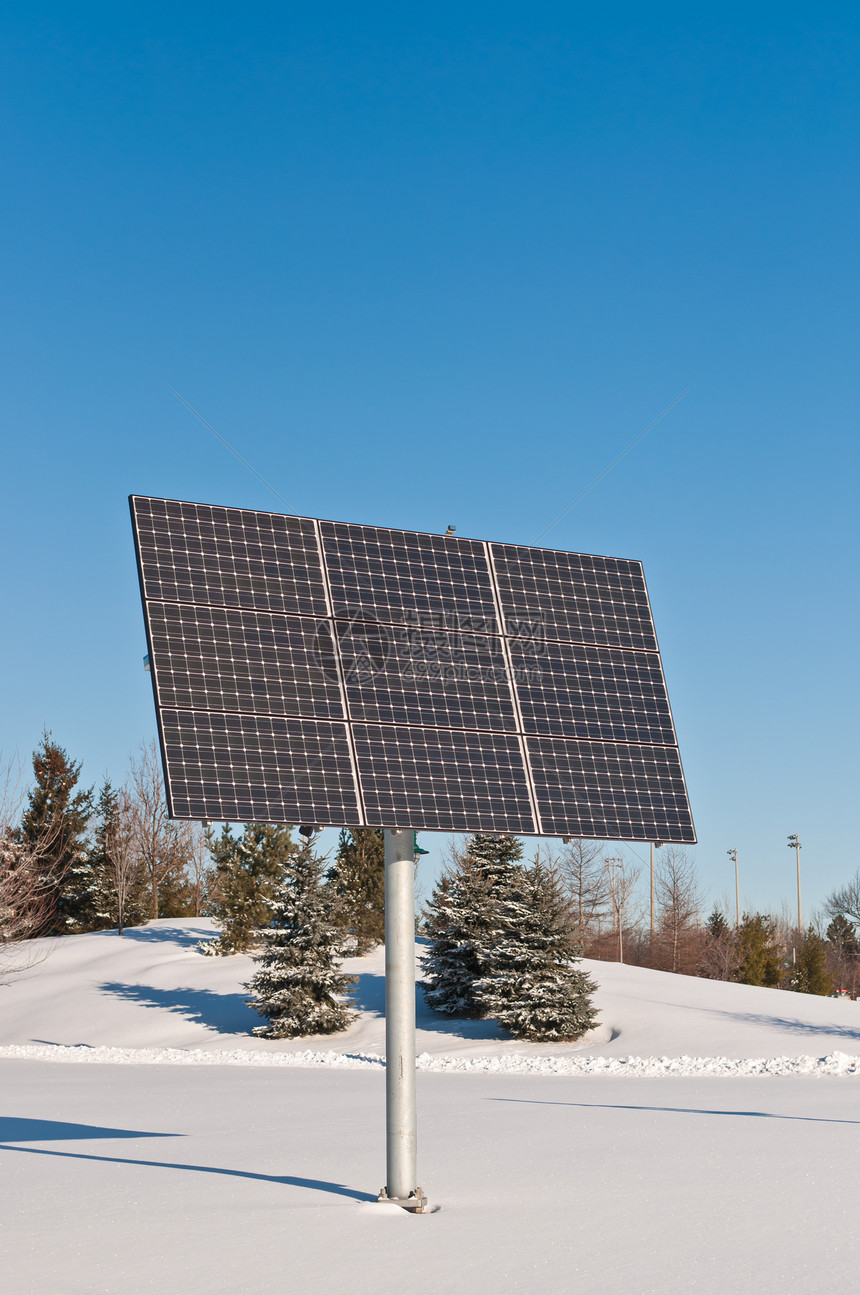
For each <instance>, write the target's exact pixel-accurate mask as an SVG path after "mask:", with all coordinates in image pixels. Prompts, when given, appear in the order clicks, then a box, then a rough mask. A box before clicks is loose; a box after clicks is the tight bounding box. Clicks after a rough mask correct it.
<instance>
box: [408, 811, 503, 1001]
mask: <svg viewBox="0 0 860 1295" xmlns="http://www.w3.org/2000/svg"><path fill="white" fill-rule="evenodd" d="M522 853H523V848H522V844H521V842H520V841H518V840H517V838H516V837H502V836H492V835H490V834H488V833H477V834H476V835H475V836H473V837H470V839H469V843H468V845H467V847H466V855H465V858H463V859H462V860H461V861H460V862H459V864H458V865H457V867H456V868H455V869H454V871H452V872H451V873H450V874H448V875H446V876H443V878H442V879H441V880H440V882H439V883H438V884H437V886H436V888H435V890H434V892H433V894H432V896H431V898H430V902H429V903H428V905H427V907H426V910H425V927H424V929H425V932H426V934H427V935H428V937H429V940H430V947H429V948H428V950H427V952H426V953H425V955H424V957H423V959H422V965H423V968H424V976H425V979H424V989H425V997H426V1000H427V1004H428V1006H429V1007H432V1008H433V1010H434V1011H437V1012H444V1013H445V1014H446V1015H452V1016H481V1015H483V1010H482V1008H481V1006H480V1004H479V1003H478V1002H477V1000H476V998H475V994H474V985H475V982H476V981H477V980H479V979H480V977H481V976H483V975H484V974H485V973H486V971H487V970H488V968H489V966H490V963H489V958H490V956H491V954H492V950H493V946H494V944H495V942H496V941H497V940H498V938H499V934H500V930H501V928H500V922H499V913H498V909H499V903H500V901H501V900H502V899H503V898H504V897H505V895H506V894H507V891H508V890H509V888H510V887H511V886H512V885H513V884H514V882H515V881H516V880H517V879H518V877H519V875H520V873H521V871H522V869H521V867H520V860H521V858H522Z"/></svg>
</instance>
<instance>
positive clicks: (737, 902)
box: [726, 849, 741, 930]
mask: <svg viewBox="0 0 860 1295" xmlns="http://www.w3.org/2000/svg"><path fill="white" fill-rule="evenodd" d="M726 854H727V855H728V856H729V858H730V859H731V860H732V861H733V863H734V865H735V926H736V927H737V928H738V930H740V929H741V888H740V886H739V885H738V852H737V850H735V849H731V850H726Z"/></svg>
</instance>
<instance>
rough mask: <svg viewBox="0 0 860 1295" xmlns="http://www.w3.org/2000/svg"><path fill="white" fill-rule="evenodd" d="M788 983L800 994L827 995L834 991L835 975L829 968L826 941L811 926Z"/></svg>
mask: <svg viewBox="0 0 860 1295" xmlns="http://www.w3.org/2000/svg"><path fill="white" fill-rule="evenodd" d="M788 983H789V988H791V989H794V990H796V991H797V992H798V993H800V994H823V995H824V996H825V997H826V996H827V995H828V994H832V993H833V977H832V976H831V975H830V973H829V971H828V970H827V953H826V951H825V948H824V941H823V940H822V938H821V936H820V935H818V934H817V932H816V931H815V930H814V929H813V928H812V927H811V926H810V928H809V930H808V931H807V932H806V935H805V936H804V938H803V943H802V944H801V946H800V951H799V953H798V955H797V961H796V962H795V964H794V966H793V967H792V969H791V971H790V973H789V977H788Z"/></svg>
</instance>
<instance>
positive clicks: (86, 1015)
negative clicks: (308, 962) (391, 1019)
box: [0, 919, 860, 1295]
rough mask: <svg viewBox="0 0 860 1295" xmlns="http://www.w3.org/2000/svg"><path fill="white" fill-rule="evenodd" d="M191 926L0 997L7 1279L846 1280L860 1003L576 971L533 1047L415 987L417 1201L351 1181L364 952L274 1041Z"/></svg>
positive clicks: (64, 965)
mask: <svg viewBox="0 0 860 1295" xmlns="http://www.w3.org/2000/svg"><path fill="white" fill-rule="evenodd" d="M211 931H212V927H211V923H209V922H206V921H203V920H192V919H187V920H183V921H172V920H167V921H161V922H156V923H150V924H149V925H148V926H147V927H141V928H136V929H134V930H130V931H128V932H127V933H126V935H125V936H124V937H123V938H122V939H120V938H119V937H118V936H117V935H116V933H115V932H102V933H99V934H96V935H86V936H73V937H68V938H66V939H62V940H57V941H53V942H51V943H50V953H49V956H48V957H47V958H46V959H45V960H44V961H43V962H41V963H39V964H37V965H36V966H34V967H32V968H31V969H30V970H29V971H27V972H26V973H24V975H22V976H20V977H18V978H16V979H14V980H13V981H12V982H11V983H10V984H9V985H7V986H5V987H3V988H0V1072H2V1079H3V1100H2V1104H0V1153H2V1155H0V1163H2V1192H3V1203H2V1210H0V1217H2V1223H0V1232H2V1240H0V1255H2V1262H1V1263H0V1274H2V1277H0V1287H2V1290H3V1292H4V1295H29V1293H30V1292H33V1293H34V1295H35V1292H39V1295H66V1293H68V1295H101V1293H102V1292H104V1293H106V1295H108V1293H110V1295H113V1293H114V1292H122V1295H134V1293H135V1292H149V1291H152V1292H155V1291H158V1292H167V1293H170V1292H174V1291H175V1292H182V1293H183V1295H185V1293H186V1292H213V1293H216V1292H246V1291H247V1292H254V1293H256V1292H258V1291H286V1292H305V1291H308V1292H315V1291H324V1292H328V1291H332V1292H334V1291H337V1292H341V1291H343V1290H344V1289H348V1290H349V1291H350V1292H356V1293H357V1295H363V1293H364V1292H371V1291H373V1292H376V1291H378V1290H380V1289H385V1288H392V1287H394V1288H396V1289H403V1290H408V1291H410V1292H416V1293H419V1295H420V1293H423V1292H428V1293H429V1292H433V1295H440V1293H444V1292H455V1293H457V1295H459V1293H460V1292H463V1293H465V1292H469V1295H472V1293H474V1292H478V1293H481V1292H492V1293H493V1295H496V1292H499V1291H508V1290H511V1291H534V1292H567V1291H576V1292H589V1293H590V1292H608V1293H614V1292H625V1293H626V1292H642V1293H643V1295H645V1293H649V1295H650V1293H651V1292H654V1293H655V1295H656V1293H658V1292H659V1293H663V1292H671V1293H674V1292H687V1291H695V1292H707V1293H708V1295H717V1293H719V1295H725V1293H726V1292H746V1291H749V1292H756V1293H760V1292H777V1291H779V1292H780V1293H781V1295H785V1293H786V1292H788V1293H789V1295H790V1293H791V1292H794V1291H798V1292H804V1295H806V1293H808V1292H818V1291H821V1292H823V1291H825V1290H826V1291H828V1292H829V1291H831V1290H832V1289H833V1288H834V1287H835V1286H841V1287H842V1288H843V1289H845V1290H854V1289H856V1283H857V1280H858V1279H857V1272H858V1268H860V1245H858V1241H857V1229H858V1221H857V1214H858V1205H860V1199H858V1162H860V1154H858V1153H860V1102H858V1098H860V1003H851V1002H845V1001H837V1000H834V999H820V998H812V997H808V996H805V995H799V994H791V993H785V992H781V991H778V990H761V989H753V988H749V987H747V986H742V985H725V984H721V983H716V982H710V981H701V980H697V979H692V978H687V977H683V976H672V975H667V974H664V973H660V972H652V971H646V970H643V969H641V968H628V967H622V966H619V965H617V964H615V963H589V964H587V965H588V967H589V970H590V971H591V972H592V974H593V975H594V976H595V978H596V979H597V980H598V981H599V984H600V989H599V992H598V995H597V1002H598V1007H599V1009H600V1016H601V1023H600V1025H599V1027H598V1028H597V1029H596V1030H595V1031H594V1032H593V1034H592V1036H591V1037H590V1038H589V1039H588V1040H585V1041H584V1042H582V1043H580V1044H578V1045H563V1046H556V1047H552V1046H549V1045H542V1046H541V1045H524V1044H522V1043H515V1042H513V1041H512V1040H510V1039H506V1038H505V1037H504V1036H503V1035H502V1034H501V1032H500V1031H499V1030H498V1029H496V1027H494V1026H493V1025H492V1023H489V1022H464V1021H446V1020H442V1019H440V1018H438V1017H435V1016H433V1015H432V1014H431V1013H429V1012H428V1011H427V1009H426V1008H425V1007H424V1004H423V997H422V996H421V994H420V993H419V995H418V1000H419V1041H418V1045H419V1051H420V1052H421V1053H422V1059H421V1063H420V1065H421V1071H422V1073H421V1074H420V1075H419V1088H418V1094H419V1123H420V1137H421V1144H420V1148H419V1165H420V1174H419V1178H420V1185H421V1186H422V1187H423V1188H424V1190H425V1191H426V1192H427V1194H428V1196H429V1198H430V1200H431V1203H432V1204H433V1205H434V1206H435V1207H436V1208H435V1209H434V1211H433V1212H431V1213H428V1214H425V1215H422V1216H414V1215H409V1214H406V1213H404V1212H403V1211H401V1210H399V1209H397V1207H394V1206H380V1205H377V1204H376V1203H375V1200H374V1197H375V1195H376V1193H377V1191H378V1189H379V1188H380V1187H381V1185H382V1182H383V1180H384V1174H385V1164H384V1083H383V1074H382V1063H381V1054H382V1053H383V1050H384V1036H383V1019H382V1006H383V982H382V956H381V951H377V953H375V954H373V955H371V956H370V957H369V958H366V959H361V960H355V961H354V962H353V963H352V964H348V965H350V966H351V969H352V970H353V971H354V972H355V973H356V974H358V975H359V976H360V980H359V985H358V988H357V990H356V995H355V997H356V1002H357V1005H358V1006H359V1008H360V1010H361V1018H360V1020H359V1021H358V1022H356V1024H355V1025H354V1026H353V1027H352V1028H351V1029H350V1030H349V1031H347V1032H346V1033H344V1034H342V1035H337V1036H331V1037H326V1038H315V1039H302V1040H295V1041H284V1042H270V1041H265V1040H258V1039H254V1038H252V1037H251V1036H250V1035H249V1034H248V1030H249V1029H250V1028H251V1027H252V1026H253V1025H254V1024H256V1023H257V1021H258V1018H257V1017H256V1015H255V1014H254V1013H253V1012H251V1011H250V1010H249V1009H248V1008H247V1007H246V1006H245V1004H244V997H245V992H244V990H243V988H242V986H243V982H244V981H245V980H247V979H248V976H249V974H250V970H251V966H252V964H251V961H250V959H247V958H239V957H235V958H224V959H222V958H206V957H203V956H201V955H200V954H199V953H198V952H197V949H196V945H197V941H198V940H199V939H201V938H206V937H207V936H209V935H210V934H211ZM76 1062H84V1063H86V1064H73V1063H76ZM70 1063H71V1064H70ZM177 1063H179V1064H177Z"/></svg>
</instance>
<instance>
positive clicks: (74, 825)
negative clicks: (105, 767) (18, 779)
mask: <svg viewBox="0 0 860 1295" xmlns="http://www.w3.org/2000/svg"><path fill="white" fill-rule="evenodd" d="M33 773H34V775H35V785H34V786H33V788H32V790H31V791H30V794H29V797H28V805H27V810H26V812H25V814H24V817H23V819H22V821H21V828H20V833H19V838H20V841H21V844H22V845H23V846H24V847H25V849H29V850H32V851H34V852H36V853H38V856H39V858H40V861H41V870H42V875H43V883H44V886H45V888H46V891H47V892H48V894H49V896H50V900H49V903H48V906H47V911H46V917H45V922H44V926H43V927H42V929H41V930H40V931H39V932H37V933H38V934H43V935H58V934H68V933H70V932H73V931H79V930H84V929H86V920H87V914H88V911H89V888H90V881H91V878H90V868H89V859H88V856H87V848H86V832H87V825H88V823H89V819H90V815H91V814H92V790H88V791H83V790H78V791H76V790H75V788H76V787H77V784H78V779H79V777H80V773H81V766H80V763H78V764H75V763H74V762H73V761H72V760H70V759H69V757H68V755H67V753H66V752H65V751H64V750H63V748H62V747H61V746H59V745H58V744H57V743H56V742H55V741H54V740H53V738H52V736H51V734H50V733H49V732H48V730H47V729H46V730H45V732H44V733H43V734H42V743H41V746H39V747H37V749H36V750H35V751H34V752H33Z"/></svg>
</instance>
